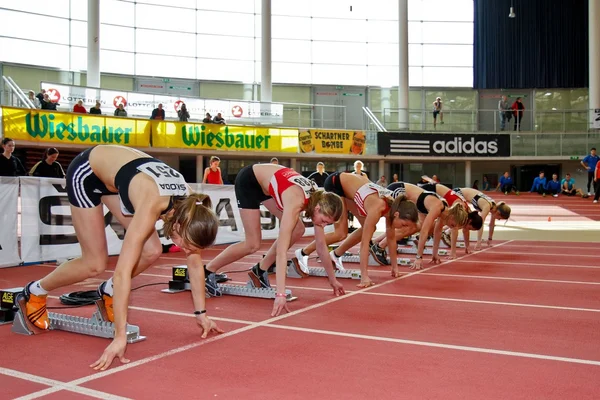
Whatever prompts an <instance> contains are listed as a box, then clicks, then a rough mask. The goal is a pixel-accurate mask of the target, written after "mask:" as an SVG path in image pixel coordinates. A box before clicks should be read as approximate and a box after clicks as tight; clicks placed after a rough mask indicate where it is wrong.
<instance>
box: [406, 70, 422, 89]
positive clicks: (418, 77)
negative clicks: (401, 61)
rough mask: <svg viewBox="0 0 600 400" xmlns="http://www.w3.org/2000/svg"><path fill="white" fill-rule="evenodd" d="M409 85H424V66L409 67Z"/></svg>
mask: <svg viewBox="0 0 600 400" xmlns="http://www.w3.org/2000/svg"><path fill="white" fill-rule="evenodd" d="M408 86H412V87H420V86H423V68H422V67H408Z"/></svg>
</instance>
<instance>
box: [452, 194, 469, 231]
mask: <svg viewBox="0 0 600 400" xmlns="http://www.w3.org/2000/svg"><path fill="white" fill-rule="evenodd" d="M446 218H452V220H453V221H454V223H455V224H456V225H457V226H458V227H460V228H462V227H463V226H465V225H467V222H468V221H469V213H468V212H467V210H466V209H465V205H464V204H463V203H462V202H460V201H457V202H456V203H454V204H453V205H452V207H450V208H448V214H447V215H446Z"/></svg>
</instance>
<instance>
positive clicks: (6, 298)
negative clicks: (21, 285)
mask: <svg viewBox="0 0 600 400" xmlns="http://www.w3.org/2000/svg"><path fill="white" fill-rule="evenodd" d="M2 302H3V303H8V304H14V303H15V299H14V295H13V294H12V293H9V292H4V293H2Z"/></svg>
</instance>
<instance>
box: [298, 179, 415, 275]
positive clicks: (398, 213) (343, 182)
mask: <svg viewBox="0 0 600 400" xmlns="http://www.w3.org/2000/svg"><path fill="white" fill-rule="evenodd" d="M324 188H325V190H327V191H328V192H333V193H336V194H337V195H339V196H340V197H342V198H343V199H344V212H343V213H342V218H341V219H340V220H339V221H338V222H337V223H336V224H335V231H334V232H331V233H328V234H326V235H325V238H326V241H327V244H333V243H337V242H339V241H341V240H343V242H342V243H341V244H340V246H339V247H338V248H336V249H335V250H333V251H331V253H330V254H329V255H330V258H331V260H333V262H334V263H335V264H336V266H337V268H338V269H343V266H342V261H341V257H342V256H343V255H344V253H345V252H346V251H347V250H350V249H351V248H352V247H353V246H355V245H357V244H358V243H360V273H361V281H360V284H359V285H358V286H359V287H369V286H372V285H374V283H373V282H372V281H371V279H370V278H369V273H368V271H367V265H368V262H369V247H370V246H369V243H370V241H371V237H372V236H373V234H374V233H375V229H376V227H377V222H379V219H381V217H383V216H385V217H386V237H387V238H389V240H390V243H394V244H395V243H396V241H395V236H394V232H395V229H407V230H411V229H413V228H414V227H415V226H416V223H417V207H416V206H415V204H414V203H412V202H410V201H408V199H407V198H406V197H404V196H398V197H396V198H395V199H394V198H392V192H391V191H389V190H387V189H385V188H383V187H381V186H378V185H376V184H374V183H372V182H371V181H369V179H368V178H367V177H365V176H360V175H355V174H351V173H347V172H335V173H333V174H331V175H329V176H328V177H327V179H326V180H325V185H324ZM346 210H348V211H350V212H351V213H352V214H353V215H354V216H356V217H357V218H358V220H359V222H360V225H361V227H360V228H359V229H357V230H355V231H354V232H352V233H351V234H350V235H348V221H347V215H348V213H347V211H346ZM315 243H316V242H312V243H310V244H309V245H308V246H306V247H305V248H304V249H298V250H296V261H297V262H299V263H300V264H301V265H304V266H306V264H307V262H308V255H309V254H311V253H312V252H313V251H314V250H315V246H316V245H315ZM319 257H320V258H321V261H323V263H324V265H329V262H325V260H327V258H324V257H323V256H322V255H321V254H320V253H319ZM390 258H391V267H392V276H394V277H396V276H399V272H398V264H397V258H396V247H395V246H392V249H391V251H390ZM328 273H329V270H328ZM329 276H330V279H331V275H329Z"/></svg>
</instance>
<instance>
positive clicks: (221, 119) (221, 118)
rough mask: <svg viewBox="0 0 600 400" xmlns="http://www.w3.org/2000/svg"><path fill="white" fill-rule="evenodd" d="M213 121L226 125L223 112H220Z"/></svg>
mask: <svg viewBox="0 0 600 400" xmlns="http://www.w3.org/2000/svg"><path fill="white" fill-rule="evenodd" d="M213 122H214V123H215V124H221V125H225V118H223V116H222V115H221V113H218V114H217V116H216V117H215V118H214V119H213Z"/></svg>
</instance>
